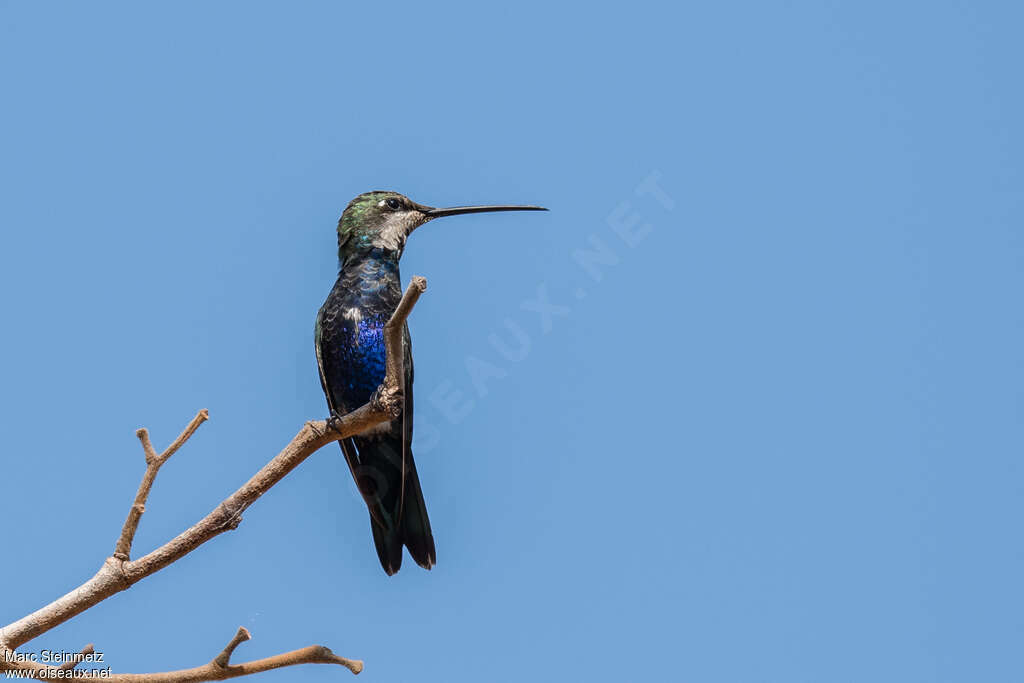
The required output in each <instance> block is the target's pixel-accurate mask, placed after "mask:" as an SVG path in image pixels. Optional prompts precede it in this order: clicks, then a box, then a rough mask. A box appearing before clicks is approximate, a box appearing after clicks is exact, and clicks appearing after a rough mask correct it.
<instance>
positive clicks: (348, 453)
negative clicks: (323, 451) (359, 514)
mask: <svg viewBox="0 0 1024 683" xmlns="http://www.w3.org/2000/svg"><path fill="white" fill-rule="evenodd" d="M323 315H324V309H322V308H321V309H320V310H319V311H318V312H317V314H316V326H315V328H314V330H313V344H314V346H315V348H316V369H317V372H319V373H320V386H321V387H323V390H324V396H326V397H327V407H328V408H329V409H330V411H331V414H332V415H334V414H335V413H336V412H338V406H336V405H335V404H334V399H333V398H332V397H331V389H330V387H329V386H327V372H326V370H324V353H323ZM338 443H339V444H340V445H341V452H342V453H343V454H344V455H345V462H346V463H348V469H349V472H351V473H352V480H353V481H356V482H358V481H359V480H358V478H357V477H356V467H358V466H359V455H358V454H357V452H356V447H355V444H354V443H353V442H352V439H351V438H348V439H342V440H341V441H339V442H338Z"/></svg>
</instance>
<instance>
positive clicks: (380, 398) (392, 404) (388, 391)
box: [370, 382, 405, 419]
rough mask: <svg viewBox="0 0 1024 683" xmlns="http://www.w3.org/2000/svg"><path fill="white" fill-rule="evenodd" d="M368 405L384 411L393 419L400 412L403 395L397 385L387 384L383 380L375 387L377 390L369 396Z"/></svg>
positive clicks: (403, 399)
mask: <svg viewBox="0 0 1024 683" xmlns="http://www.w3.org/2000/svg"><path fill="white" fill-rule="evenodd" d="M370 405H371V406H373V408H374V409H375V410H381V411H384V412H385V413H387V414H388V415H390V416H391V418H392V419H394V418H396V417H398V416H399V415H401V414H402V407H403V406H404V405H405V395H404V394H403V393H402V390H401V389H400V388H399V387H393V386H388V385H387V383H386V382H385V383H384V384H381V385H380V386H379V387H377V390H376V391H375V392H373V395H372V396H370Z"/></svg>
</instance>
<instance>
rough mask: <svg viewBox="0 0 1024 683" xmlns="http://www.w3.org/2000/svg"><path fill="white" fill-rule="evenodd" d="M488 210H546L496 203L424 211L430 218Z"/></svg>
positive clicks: (539, 207) (536, 207)
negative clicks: (492, 204)
mask: <svg viewBox="0 0 1024 683" xmlns="http://www.w3.org/2000/svg"><path fill="white" fill-rule="evenodd" d="M490 211H547V209H545V208H544V207H543V206H515V205H510V204H496V205H494V206H452V207H450V208H447V209H429V210H427V211H424V213H425V214H427V216H429V217H430V218H441V217H442V216H458V215H459V214H463V213H488V212H490Z"/></svg>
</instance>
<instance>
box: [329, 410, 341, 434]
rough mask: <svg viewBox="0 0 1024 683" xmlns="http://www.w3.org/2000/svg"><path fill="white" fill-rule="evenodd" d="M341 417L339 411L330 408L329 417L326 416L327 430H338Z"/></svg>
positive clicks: (339, 429)
mask: <svg viewBox="0 0 1024 683" xmlns="http://www.w3.org/2000/svg"><path fill="white" fill-rule="evenodd" d="M341 417H342V416H341V413H339V412H338V411H337V410H332V411H331V415H330V417H328V418H327V431H329V432H340V431H341Z"/></svg>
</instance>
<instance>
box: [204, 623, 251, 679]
mask: <svg viewBox="0 0 1024 683" xmlns="http://www.w3.org/2000/svg"><path fill="white" fill-rule="evenodd" d="M251 638H252V634H251V633H249V629H247V628H245V627H244V626H239V627H238V632H237V633H235V637H234V638H232V639H231V642H230V643H228V644H227V647H225V648H224V649H223V650H222V651H221V653H220V654H219V655H217V656H216V657H215V658H214V660H213V665H214V666H216V667H218V668H221V669H226V668H227V667H228V664H229V663H230V662H231V655H232V653H233V652H234V651H235V648H236V647H238V646H239V645H241V644H242V643H244V642H245V641H247V640H250V639H251Z"/></svg>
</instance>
